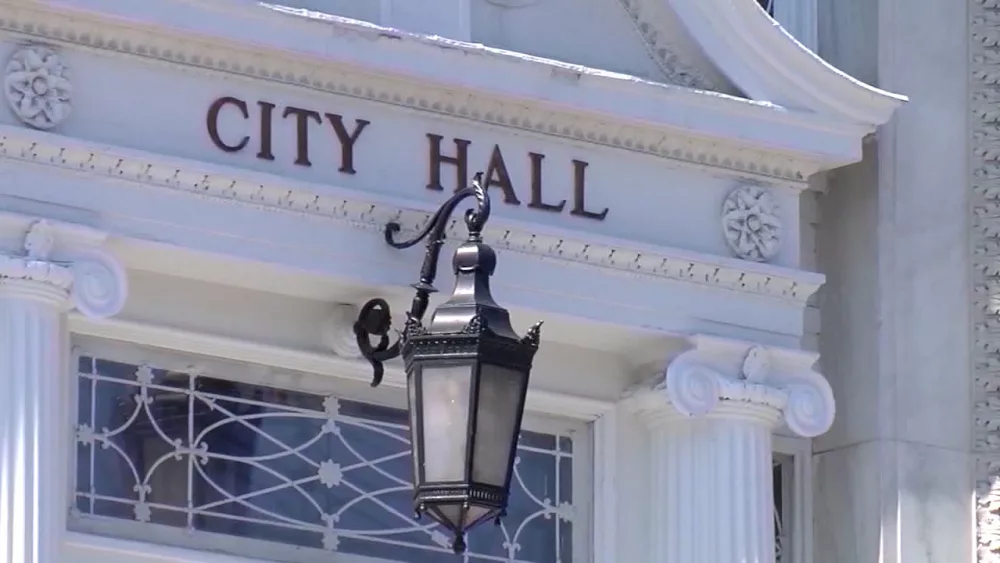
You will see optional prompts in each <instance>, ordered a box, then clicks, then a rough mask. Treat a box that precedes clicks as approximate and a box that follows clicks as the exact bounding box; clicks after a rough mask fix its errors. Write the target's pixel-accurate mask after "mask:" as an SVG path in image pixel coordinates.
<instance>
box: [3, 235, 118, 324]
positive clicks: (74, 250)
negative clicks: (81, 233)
mask: <svg viewBox="0 0 1000 563" xmlns="http://www.w3.org/2000/svg"><path fill="white" fill-rule="evenodd" d="M7 218H9V217H4V219H7ZM61 227H63V225H62V224H54V223H52V222H50V221H47V220H45V219H41V220H36V221H33V222H32V223H31V224H30V226H29V227H28V229H27V231H26V233H25V236H24V239H23V240H24V243H23V245H22V248H21V249H20V250H19V251H13V252H5V253H0V282H7V283H10V282H34V283H37V284H41V285H43V286H45V287H46V288H48V290H52V291H54V292H55V293H54V294H50V295H52V296H56V295H58V294H59V293H62V294H63V295H62V296H61V297H59V299H60V300H62V299H65V300H66V304H67V305H72V306H73V307H75V308H76V309H77V310H78V311H80V313H82V314H84V315H86V316H87V317H90V318H106V317H110V316H114V315H116V314H118V313H119V312H120V311H121V309H122V307H123V306H124V305H125V299H126V297H127V295H128V281H127V277H126V275H125V270H124V269H123V268H122V266H121V265H120V264H119V263H118V261H117V260H115V259H114V258H113V257H112V256H110V255H109V254H107V253H105V252H104V251H102V250H100V249H98V248H92V247H89V246H88V245H86V244H84V245H79V244H72V243H70V244H69V245H65V246H67V248H59V246H63V245H61V244H60V243H59V242H58V239H59V238H64V237H67V235H68V236H69V237H72V231H76V230H79V228H78V227H76V226H73V225H66V226H65V227H66V228H61ZM61 230H62V231H63V232H62V233H60V232H59V231H61ZM60 235H62V236H60ZM49 298H51V297H49Z"/></svg>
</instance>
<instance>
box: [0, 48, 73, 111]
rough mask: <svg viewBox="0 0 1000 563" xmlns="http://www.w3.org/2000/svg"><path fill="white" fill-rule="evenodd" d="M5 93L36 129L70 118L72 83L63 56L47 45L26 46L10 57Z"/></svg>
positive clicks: (15, 107)
mask: <svg viewBox="0 0 1000 563" xmlns="http://www.w3.org/2000/svg"><path fill="white" fill-rule="evenodd" d="M4 94H5V95H6V97H7V103H8V104H9V105H10V108H11V110H13V112H14V114H15V115H17V117H18V118H19V119H20V120H21V121H23V122H24V123H26V124H28V125H30V126H32V127H34V128H36V129H51V128H53V127H55V126H56V125H58V124H59V123H61V122H62V121H64V120H65V119H66V118H67V117H69V114H70V110H71V109H72V107H73V103H72V96H73V86H72V84H70V81H69V71H68V69H67V67H66V65H65V64H64V63H63V60H62V57H61V56H60V55H59V53H57V52H56V51H55V50H53V49H52V48H50V47H46V46H44V45H26V46H23V47H21V48H19V49H17V50H16V51H14V54H13V55H11V57H10V58H9V59H8V60H7V68H6V72H5V75H4Z"/></svg>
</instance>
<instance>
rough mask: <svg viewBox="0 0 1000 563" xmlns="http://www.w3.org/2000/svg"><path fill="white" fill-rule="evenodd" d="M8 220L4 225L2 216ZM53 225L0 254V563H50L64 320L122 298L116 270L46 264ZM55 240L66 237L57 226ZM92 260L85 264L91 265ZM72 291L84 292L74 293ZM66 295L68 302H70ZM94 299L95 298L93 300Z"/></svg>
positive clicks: (59, 523) (63, 449)
mask: <svg viewBox="0 0 1000 563" xmlns="http://www.w3.org/2000/svg"><path fill="white" fill-rule="evenodd" d="M6 219H8V220H10V219H12V218H11V217H6ZM58 230H60V226H57V225H52V224H51V223H49V222H47V221H36V222H33V223H32V224H31V226H30V227H29V228H28V230H27V233H26V234H25V236H24V243H23V246H22V249H21V251H16V250H14V251H11V250H8V251H6V252H5V253H3V254H0V562H2V563H56V562H57V561H59V560H60V549H61V547H60V546H61V541H62V536H63V534H64V532H65V527H66V509H67V506H68V496H67V493H68V492H67V491H66V490H65V489H64V488H63V484H64V483H67V482H68V480H67V479H68V477H69V475H68V471H69V467H70V461H69V459H70V450H69V449H67V445H68V443H69V442H68V440H67V437H68V430H69V428H70V426H69V424H70V421H69V419H68V418H67V416H66V415H67V413H68V412H69V409H70V402H69V395H68V391H69V387H68V386H67V385H66V384H65V383H66V378H65V369H66V365H67V364H66V354H67V351H68V349H67V344H68V339H67V333H66V320H65V313H66V311H67V310H68V309H69V308H70V307H71V304H72V303H76V304H77V306H79V307H80V308H81V310H82V311H83V312H85V313H88V314H89V313H98V314H100V315H102V316H103V315H112V314H115V313H117V312H118V311H119V310H120V309H121V304H122V303H123V302H124V298H125V295H124V293H123V292H124V291H126V286H125V280H124V277H117V276H118V275H120V274H121V270H120V267H118V266H117V264H115V262H114V261H113V259H112V258H111V257H110V256H108V255H105V254H101V253H100V252H99V251H97V250H92V251H91V257H94V256H100V257H101V263H102V264H106V265H109V266H111V267H112V268H115V270H114V275H106V274H105V273H104V270H100V271H99V275H95V272H97V270H95V269H94V268H93V267H92V266H89V265H86V264H94V263H96V262H91V261H81V262H67V261H64V260H54V259H52V258H50V254H51V253H52V251H53V247H54V245H55V240H56V237H57V233H56V231H58ZM62 230H63V233H61V234H62V237H60V238H65V237H66V236H67V235H69V236H71V235H72V234H73V230H74V228H73V227H69V228H68V229H67V228H66V226H63V229H62ZM91 259H92V258H91ZM78 284H86V287H85V288H84V289H82V290H77V289H76V287H77V285H78ZM71 294H73V295H74V296H76V297H75V298H71ZM94 295H98V296H102V298H101V299H95V298H94V297H93V296H94Z"/></svg>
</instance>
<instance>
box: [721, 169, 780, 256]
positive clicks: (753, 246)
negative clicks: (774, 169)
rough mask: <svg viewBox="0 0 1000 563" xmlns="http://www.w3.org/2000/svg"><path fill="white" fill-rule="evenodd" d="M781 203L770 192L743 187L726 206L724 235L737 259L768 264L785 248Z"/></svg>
mask: <svg viewBox="0 0 1000 563" xmlns="http://www.w3.org/2000/svg"><path fill="white" fill-rule="evenodd" d="M779 212H780V209H779V207H778V202H777V200H776V199H775V198H774V195H772V194H771V193H770V192H769V191H767V190H766V189H764V188H762V187H760V186H753V185H743V186H740V187H738V188H736V189H734V190H733V191H732V192H730V193H729V195H728V196H727V197H726V200H725V201H724V202H723V204H722V231H723V234H724V236H725V238H726V244H727V245H729V248H730V250H732V251H733V253H734V254H736V256H738V257H740V258H742V259H744V260H752V261H754V262H767V261H769V260H771V259H772V258H774V257H775V256H776V255H777V254H778V250H779V249H780V248H781V219H779Z"/></svg>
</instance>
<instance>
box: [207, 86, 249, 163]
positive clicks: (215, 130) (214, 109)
mask: <svg viewBox="0 0 1000 563" xmlns="http://www.w3.org/2000/svg"><path fill="white" fill-rule="evenodd" d="M226 105H234V106H236V107H237V108H238V109H239V110H240V113H242V114H243V119H250V112H249V111H248V110H247V103H246V102H244V101H243V100H240V99H237V98H234V97H232V96H224V97H222V98H219V99H218V100H215V101H214V102H212V105H211V106H209V108H208V115H207V116H206V118H205V124H206V125H207V127H208V136H209V137H210V138H211V139H212V143H213V144H214V145H215V146H217V147H219V148H220V149H222V150H224V151H226V152H239V151H241V150H243V148H244V147H246V146H247V144H248V143H249V142H250V136H249V135H246V136H244V137H243V139H242V140H240V142H239V143H237V144H235V145H227V144H226V143H225V142H223V140H222V138H221V137H219V112H220V111H221V110H222V108H223V106H226Z"/></svg>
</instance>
